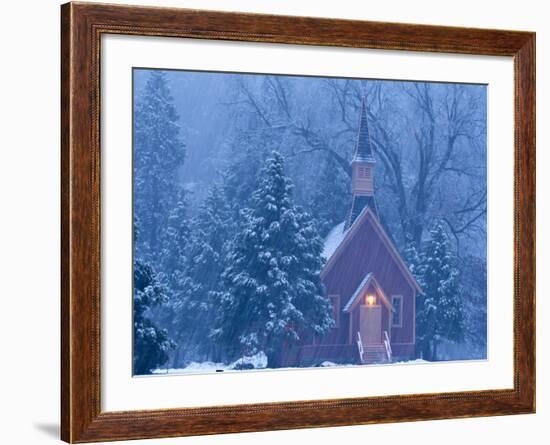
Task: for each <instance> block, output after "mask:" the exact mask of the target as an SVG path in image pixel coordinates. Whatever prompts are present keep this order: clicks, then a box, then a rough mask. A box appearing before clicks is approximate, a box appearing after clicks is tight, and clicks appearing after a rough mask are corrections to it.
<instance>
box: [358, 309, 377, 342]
mask: <svg viewBox="0 0 550 445" xmlns="http://www.w3.org/2000/svg"><path fill="white" fill-rule="evenodd" d="M359 318H360V323H359V331H360V333H361V341H362V342H363V344H364V345H379V344H381V343H382V306H380V305H366V304H365V305H362V306H361V312H360V317H359Z"/></svg>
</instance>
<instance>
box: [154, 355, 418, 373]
mask: <svg viewBox="0 0 550 445" xmlns="http://www.w3.org/2000/svg"><path fill="white" fill-rule="evenodd" d="M421 363H429V362H428V361H426V360H422V359H415V360H408V361H400V362H392V363H380V364H376V366H385V365H404V364H407V365H409V364H421ZM319 366H320V367H321V368H332V367H339V368H352V367H353V368H355V367H360V366H373V365H359V364H348V365H343V364H340V363H333V362H330V361H324V362H322V363H321V364H320V365H319ZM266 367H267V356H266V355H265V354H264V353H263V352H259V353H258V354H256V355H253V356H250V357H242V358H240V359H238V360H236V361H234V362H232V363H230V364H227V363H215V362H191V363H190V364H189V365H187V366H186V367H185V368H159V369H155V370H154V371H153V374H154V375H162V374H206V373H211V372H221V371H238V370H241V369H244V370H252V369H254V370H262V369H266ZM288 369H308V368H277V369H276V370H278V371H279V370H288Z"/></svg>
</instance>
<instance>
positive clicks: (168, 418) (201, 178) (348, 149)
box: [61, 3, 535, 443]
mask: <svg viewBox="0 0 550 445" xmlns="http://www.w3.org/2000/svg"><path fill="white" fill-rule="evenodd" d="M61 17H62V24H61V32H62V46H61V62H62V79H61V80H62V82H61V83H62V91H61V102H62V119H61V121H62V131H61V146H62V159H61V162H62V178H61V185H62V187H61V189H62V190H61V195H62V227H61V231H62V245H61V253H62V255H61V256H62V264H61V269H62V276H61V283H62V295H61V300H62V301H61V313H62V339H61V352H62V375H61V391H62V393H61V399H62V410H61V411H62V412H61V425H62V427H61V435H62V439H63V440H65V441H67V442H71V443H75V442H94V441H107V440H123V439H139V438H153V437H174V436H185V435H201V434H215V433H228V432H245V431H262V430H277V429H288V428H307V427H319V426H339V425H354V424H367V423H380V422H400V421H412V420H425V419H441V418H456V417H474V416H491V415H504V414H520V413H533V412H534V411H535V235H534V233H535V231H534V226H535V35H534V33H530V32H518V31H503V30H486V29H466V28H450V27H438V26H425V25H422V26H421V25H408V24H394V23H393V24H390V23H379V22H361V21H348V20H335V19H320V18H306V17H287V16H269V15H254V14H239V13H222V12H214V11H198V10H186V9H172V8H147V7H137V6H135V7H134V6H117V5H106V4H101V5H100V4H91V3H86V4H81V3H67V4H65V5H63V6H62V8H61Z"/></svg>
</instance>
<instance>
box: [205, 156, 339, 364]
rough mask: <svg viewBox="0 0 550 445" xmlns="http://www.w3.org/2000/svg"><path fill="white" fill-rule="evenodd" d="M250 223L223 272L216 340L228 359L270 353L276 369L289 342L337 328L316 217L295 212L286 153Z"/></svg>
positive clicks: (246, 219) (269, 171)
mask: <svg viewBox="0 0 550 445" xmlns="http://www.w3.org/2000/svg"><path fill="white" fill-rule="evenodd" d="M242 219H243V221H242V224H241V229H240V232H239V233H238V234H237V236H236V239H235V242H234V244H233V248H232V250H231V251H230V252H229V254H228V256H227V259H226V264H227V267H226V269H225V271H224V272H223V274H222V277H223V280H224V286H225V289H224V292H222V293H220V294H219V296H218V297H219V298H218V301H217V307H216V314H218V318H217V320H216V329H215V331H214V338H215V339H216V340H218V341H219V342H220V343H221V344H222V345H223V347H224V349H225V352H226V353H227V354H228V357H238V356H242V355H245V354H253V353H256V352H258V351H263V352H264V353H265V354H266V355H267V357H268V366H269V367H270V368H275V367H279V366H280V365H281V352H282V348H283V345H284V344H285V342H286V343H289V344H290V343H292V342H296V341H297V340H299V339H300V335H301V334H302V332H303V331H304V330H309V331H313V332H316V333H318V334H322V333H324V332H326V331H327V330H328V329H329V328H330V326H331V325H332V314H331V310H330V304H329V302H328V299H327V297H326V296H325V295H324V292H323V288H322V286H321V283H320V281H319V276H318V272H319V271H320V269H321V266H322V263H321V256H320V253H321V240H320V238H319V236H318V234H317V233H316V230H315V227H314V225H313V224H312V223H311V220H310V218H309V216H307V215H306V214H304V213H303V212H301V211H300V210H299V209H297V208H296V207H294V206H293V203H292V184H291V181H290V179H289V178H287V177H286V176H285V175H284V166H283V159H282V157H281V155H280V154H279V153H277V152H273V153H272V155H271V157H270V158H269V159H268V160H267V161H266V164H265V166H264V168H263V169H262V170H261V172H260V177H259V184H258V187H257V189H256V190H255V192H254V193H253V195H252V199H251V207H250V208H247V209H244V210H243V211H242Z"/></svg>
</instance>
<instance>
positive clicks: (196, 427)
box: [61, 3, 535, 443]
mask: <svg viewBox="0 0 550 445" xmlns="http://www.w3.org/2000/svg"><path fill="white" fill-rule="evenodd" d="M103 34H127V35H138V36H140V35H143V36H166V37H177V38H193V39H221V40H236V41H247V42H275V43H285V44H300V45H322V46H338V47H353V48H378V49H385V50H408V51H427V52H446V53H460V54H476V55H497V56H512V57H513V59H514V70H515V80H514V82H515V87H514V88H515V125H514V132H515V133H514V134H515V172H514V175H515V180H514V183H515V190H514V203H515V209H514V253H513V255H514V271H515V273H514V387H513V389H509V390H484V391H473V392H472V391H470V392H455V393H436V394H417V395H399V396H383V397H368V398H348V399H331V400H321V401H318V400H316V401H307V400H305V401H299V402H285V403H265V404H249V405H236V406H212V407H208V408H182V409H167V410H151V411H129V412H102V410H101V404H100V357H101V348H100V337H101V331H100V305H101V295H100V231H101V227H100V199H101V196H100V183H101V177H100V162H101V159H100V137H99V136H100V135H99V132H100V120H99V116H100V113H101V105H100V55H101V45H100V38H101V36H102V35H103ZM61 35H62V43H61V68H62V69H61V152H62V156H61V172H62V176H61V202H62V208H61V234H62V242H61V314H62V316H61V332H62V340H61V370H62V372H61V438H62V439H63V440H64V441H67V442H71V443H76V442H94V441H106V440H123V439H139V438H153V437H174V436H186V435H201V434H217V433H232V432H245V431H265V430H281V429H289V428H309V427H325V426H341V425H355V424H369V423H381V422H403V421H412V420H428V419H442V418H460V417H475V416H494V415H507V414H520V413H533V412H534V411H535V34H534V33H530V32H518V31H501V30H485V29H467V28H453V27H440V26H426V25H411V24H395V23H392V24H390V23H380V22H362V21H350V20H333V19H324V18H323V19H321V18H306V17H286V16H272V15H255V14H241V13H225V12H223V13H222V12H213V11H197V10H186V9H172V8H148V7H134V6H117V5H107V4H92V3H67V4H65V5H63V6H62V7H61ZM510 254H512V252H510Z"/></svg>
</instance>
